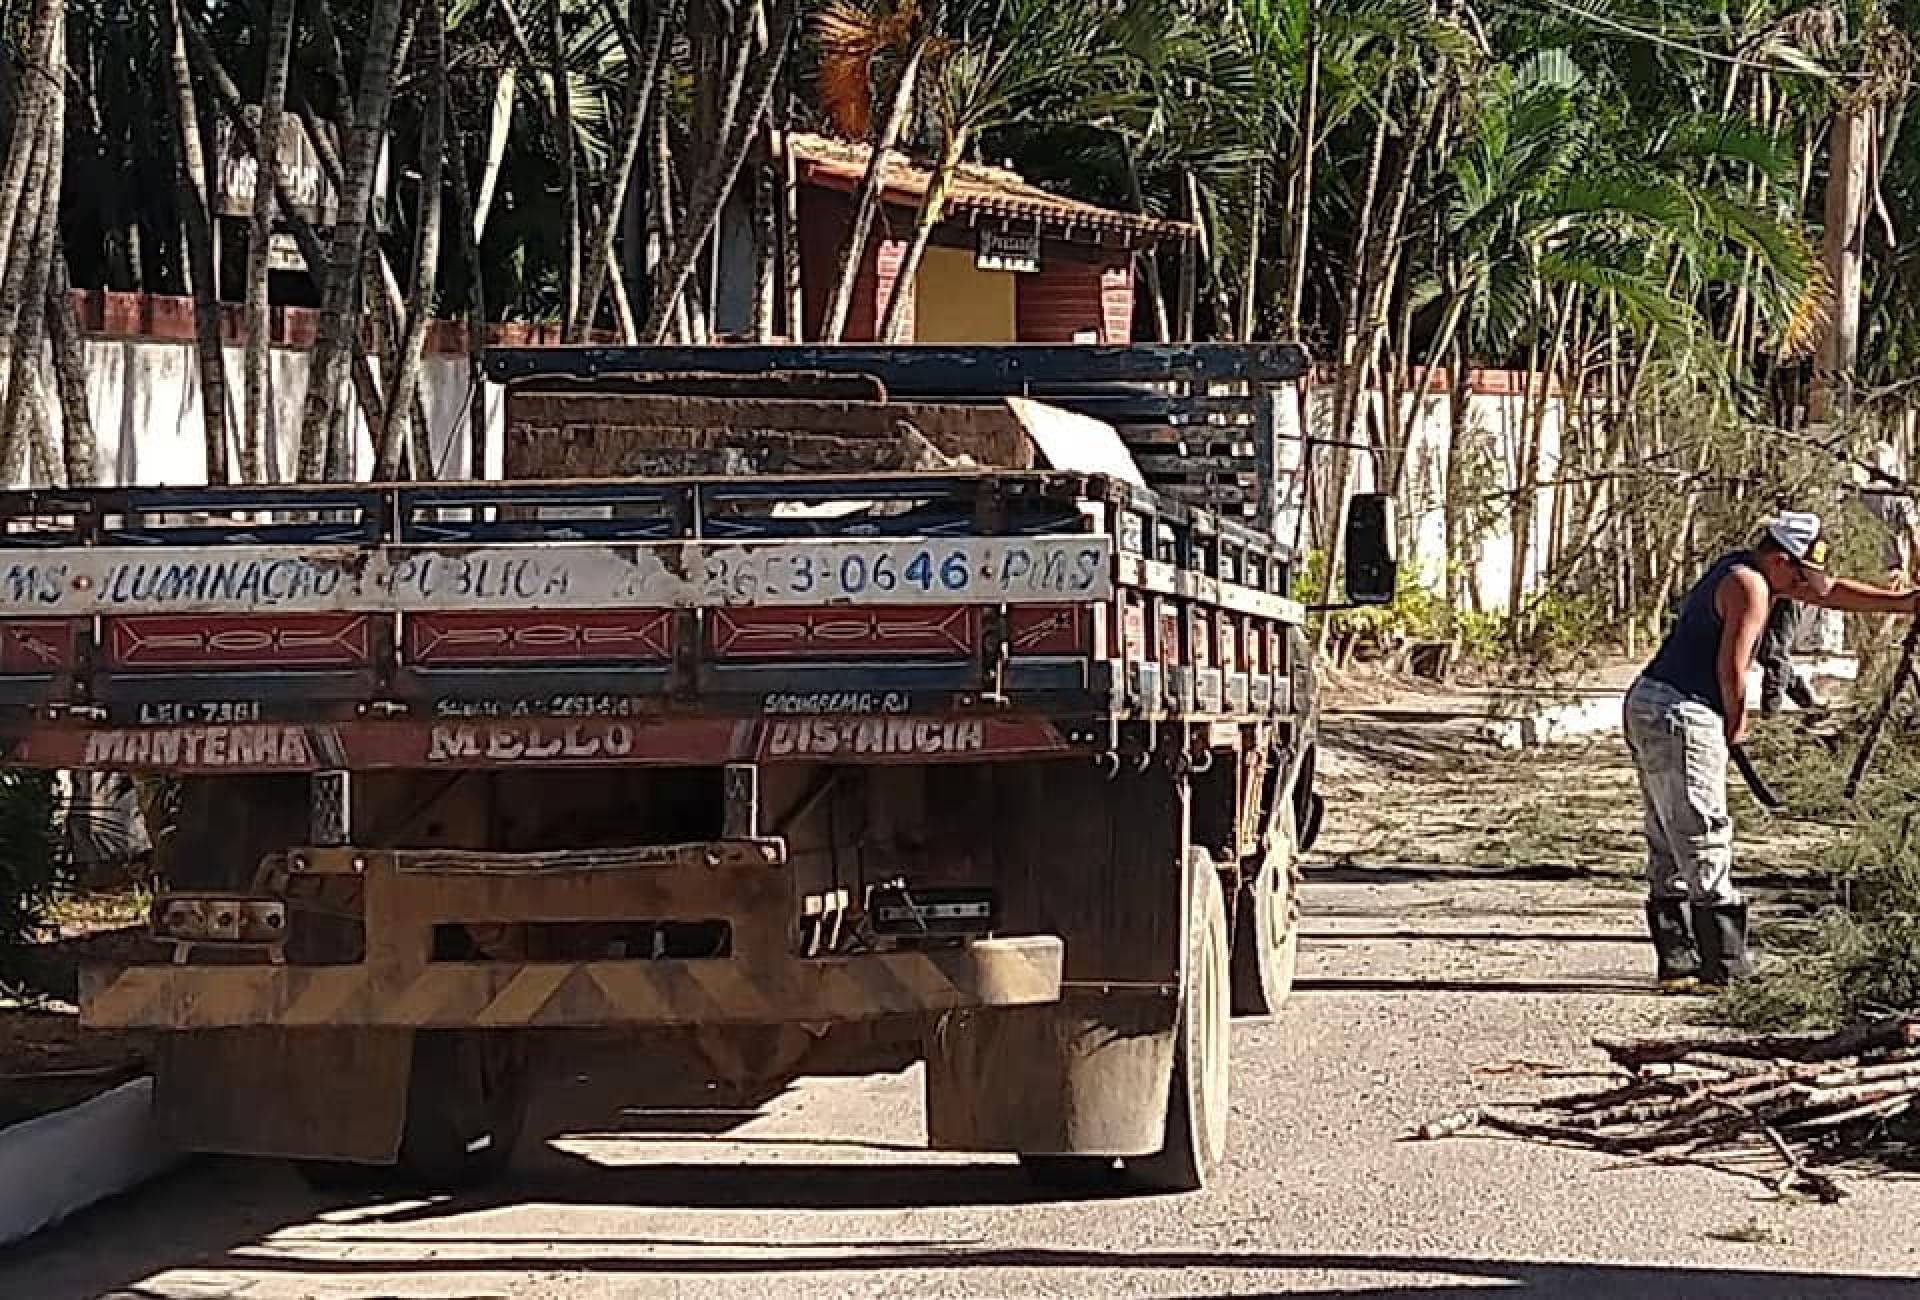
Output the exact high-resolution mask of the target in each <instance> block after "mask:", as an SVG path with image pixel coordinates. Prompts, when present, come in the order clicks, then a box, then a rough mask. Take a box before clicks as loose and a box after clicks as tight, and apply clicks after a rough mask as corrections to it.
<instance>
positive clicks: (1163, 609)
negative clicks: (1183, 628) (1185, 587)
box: [1158, 600, 1186, 668]
mask: <svg viewBox="0 0 1920 1300" xmlns="http://www.w3.org/2000/svg"><path fill="white" fill-rule="evenodd" d="M1158 621H1159V624H1160V662H1161V663H1163V664H1166V665H1167V666H1168V667H1169V668H1172V667H1177V666H1179V665H1180V664H1183V663H1185V662H1186V656H1185V655H1183V654H1181V653H1180V611H1179V609H1177V608H1176V607H1175V606H1174V604H1173V602H1171V601H1166V600H1163V601H1161V602H1160V618H1159V620H1158Z"/></svg>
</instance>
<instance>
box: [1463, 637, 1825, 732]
mask: <svg viewBox="0 0 1920 1300" xmlns="http://www.w3.org/2000/svg"><path fill="white" fill-rule="evenodd" d="M1795 662H1796V666H1797V667H1798V668H1799V670H1800V671H1801V672H1802V673H1804V674H1806V675H1807V676H1809V677H1813V678H1828V679H1832V680H1836V681H1852V680H1854V678H1855V677H1856V676H1857V675H1858V673H1859V667H1858V664H1857V663H1856V661H1855V660H1854V658H1853V656H1852V655H1831V656H1826V657H1823V658H1815V657H1812V656H1806V657H1802V658H1801V659H1799V660H1796V661H1795ZM1626 695H1627V693H1626V690H1625V688H1620V689H1614V688H1600V689H1594V690H1570V691H1567V692H1565V693H1564V694H1562V695H1561V696H1560V697H1559V698H1558V699H1557V700H1555V702H1553V703H1551V704H1546V705H1541V704H1539V703H1537V701H1538V699H1539V696H1538V695H1537V694H1530V693H1529V694H1520V693H1516V694H1508V695H1501V694H1496V695H1494V696H1493V698H1492V700H1491V701H1490V703H1489V707H1488V712H1489V714H1491V715H1492V716H1490V717H1488V718H1487V719H1486V720H1485V721H1484V722H1482V723H1481V724H1480V726H1479V731H1480V734H1481V735H1482V736H1483V737H1485V738H1486V739H1488V740H1491V741H1492V742H1493V743H1494V744H1496V745H1498V746H1499V747H1500V748H1502V749H1532V748H1534V747H1535V746H1539V745H1551V744H1554V743H1556V742H1559V741H1567V740H1579V739H1582V738H1584V737H1587V736H1592V735H1597V734H1599V733H1600V732H1603V731H1608V730H1617V729H1618V728H1619V726H1620V713H1621V709H1622V708H1624V707H1625V701H1626ZM1759 703H1760V670H1759V669H1757V668H1756V669H1754V670H1753V671H1752V672H1750V673H1749V674H1748V675H1747V706H1748V707H1749V708H1758V707H1759ZM1796 707H1797V706H1795V705H1794V704H1792V703H1791V702H1789V703H1788V704H1787V705H1786V708H1787V709H1788V710H1789V711H1792V710H1794V709H1795V708H1796Z"/></svg>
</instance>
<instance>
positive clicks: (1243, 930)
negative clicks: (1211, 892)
mask: <svg viewBox="0 0 1920 1300" xmlns="http://www.w3.org/2000/svg"><path fill="white" fill-rule="evenodd" d="M1293 868H1294V862H1293V834H1292V828H1290V827H1288V826H1287V825H1285V822H1284V819H1283V821H1282V824H1280V825H1278V826H1275V827H1274V830H1273V842H1272V844H1271V846H1270V847H1269V848H1268V851H1267V860H1266V861H1265V862H1264V863H1262V864H1261V866H1260V870H1259V871H1258V872H1257V873H1256V874H1255V875H1254V878H1253V879H1252V880H1250V881H1248V882H1246V883H1245V884H1242V885H1241V886H1240V900H1239V902H1240V905H1239V906H1238V907H1237V908H1235V909H1234V918H1233V919H1234V926H1233V1013H1234V1014H1235V1015H1237V1016H1270V1015H1273V1014H1274V1013H1276V1012H1277V1011H1279V1010H1280V1008H1281V1007H1282V1006H1283V1005H1284V1004H1285V1003H1286V1000H1287V995H1288V994H1289V993H1291V992H1292V991H1293V970H1294V965H1295V963H1296V962H1297V961H1298V959H1299V956H1300V904H1299V893H1298V890H1297V889H1296V885H1295V881H1294V875H1293Z"/></svg>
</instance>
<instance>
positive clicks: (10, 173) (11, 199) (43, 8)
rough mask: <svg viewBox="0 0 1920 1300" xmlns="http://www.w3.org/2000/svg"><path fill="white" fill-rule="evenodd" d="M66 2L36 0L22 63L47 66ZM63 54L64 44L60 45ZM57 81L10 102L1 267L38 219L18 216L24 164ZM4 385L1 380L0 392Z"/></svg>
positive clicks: (2, 178)
mask: <svg viewBox="0 0 1920 1300" xmlns="http://www.w3.org/2000/svg"><path fill="white" fill-rule="evenodd" d="M65 17H66V5H65V3H64V0H39V3H38V4H37V5H36V6H35V7H34V10H33V16H32V18H31V19H30V20H29V22H28V27H27V41H26V58H25V61H24V66H26V67H32V68H47V67H51V66H52V64H53V59H54V57H55V32H56V31H58V30H60V29H61V28H62V27H64V24H65ZM60 53H61V55H64V53H65V46H64V44H62V45H61V46H60ZM59 86H60V83H59V82H58V81H51V80H44V79H41V78H37V77H30V78H28V79H26V81H24V82H23V83H22V85H21V87H20V89H19V93H18V97H17V98H18V102H17V103H16V104H15V105H13V108H14V118H13V121H12V123H11V124H10V126H9V132H10V134H9V141H10V144H9V147H8V150H7V159H6V165H5V168H4V170H0V268H3V267H5V266H7V265H8V264H9V263H10V262H11V261H12V258H13V241H14V235H15V231H16V230H17V229H18V228H19V227H20V226H21V225H23V224H24V225H27V226H29V227H30V228H31V227H32V225H33V224H34V220H37V216H38V212H37V209H36V210H35V211H34V212H32V213H29V214H27V215H28V216H29V218H32V219H30V220H28V221H25V222H23V221H22V220H21V198H22V196H23V194H24V193H25V190H26V182H27V166H28V164H29V163H30V162H31V161H32V157H33V151H34V147H35V144H36V142H37V141H38V140H39V138H40V118H41V115H42V114H43V113H45V112H46V111H47V109H48V108H49V106H50V104H51V101H52V99H53V98H54V95H55V92H56V91H57V90H58V88H59ZM5 389H6V385H5V384H4V383H0V392H4V391H5Z"/></svg>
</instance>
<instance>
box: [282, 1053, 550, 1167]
mask: <svg viewBox="0 0 1920 1300" xmlns="http://www.w3.org/2000/svg"><path fill="white" fill-rule="evenodd" d="M526 1113H527V1087H526V1066H525V1064H524V1062H523V1061H522V1059H521V1054H520V1050H519V1044H518V1043H517V1042H516V1041H514V1037H513V1035H511V1034H507V1033H486V1032H481V1031H458V1030H422V1031H420V1032H419V1033H416V1034H415V1035H414V1036H413V1069H412V1073H411V1075H410V1076H409V1078H408V1081H407V1118H406V1128H405V1130H404V1131H403V1132H402V1135H401V1138H400V1155H399V1161H398V1163H397V1164H392V1165H362V1164H351V1163H348V1162H345V1161H338V1160H299V1161H295V1162H294V1163H295V1167H296V1168H297V1169H298V1170H299V1172H300V1176H301V1177H302V1178H303V1179H305V1180H306V1182H307V1185H308V1186H310V1187H312V1188H314V1189H315V1190H317V1191H325V1192H342V1191H366V1190H371V1189H376V1188H380V1189H385V1188H394V1187H403V1188H408V1189H418V1190H422V1191H457V1190H460V1189H462V1188H469V1187H478V1186H479V1185H481V1184H482V1183H485V1182H489V1181H491V1180H492V1179H494V1178H496V1177H498V1176H499V1175H500V1174H502V1173H504V1172H505V1171H506V1168H507V1166H508V1165H509V1164H510V1163H511V1162H512V1160H513V1149H514V1146H515V1145H516V1144H517V1143H518V1142H519V1140H520V1130H521V1129H522V1127H524V1125H525V1122H526Z"/></svg>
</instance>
